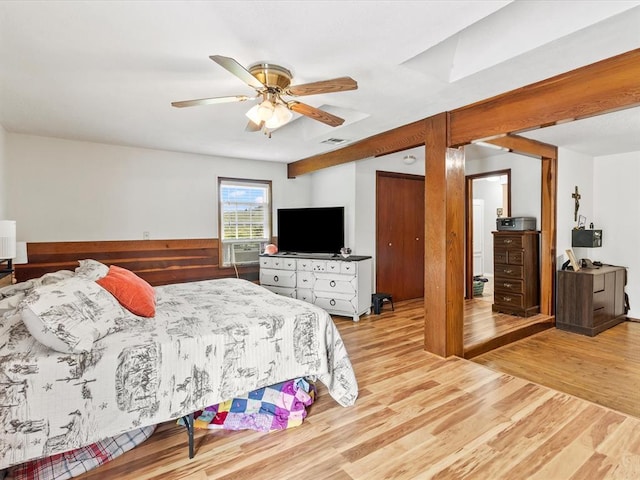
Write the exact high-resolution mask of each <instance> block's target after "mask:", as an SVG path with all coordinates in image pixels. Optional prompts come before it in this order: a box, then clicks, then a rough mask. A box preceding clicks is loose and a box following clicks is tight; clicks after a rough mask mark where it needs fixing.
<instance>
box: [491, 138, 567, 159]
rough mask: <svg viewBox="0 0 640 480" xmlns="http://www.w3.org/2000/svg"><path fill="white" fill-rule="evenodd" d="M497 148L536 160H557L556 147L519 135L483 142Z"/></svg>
mask: <svg viewBox="0 0 640 480" xmlns="http://www.w3.org/2000/svg"><path fill="white" fill-rule="evenodd" d="M484 143H490V144H491V145H495V146H497V147H501V148H505V149H507V150H509V151H510V152H514V153H519V154H520V155H527V156H529V157H536V158H543V157H544V158H558V147H556V146H555V145H550V144H548V143H543V142H539V141H537V140H532V139H530V138H525V137H521V136H519V135H505V136H503V137H497V138H493V139H491V140H485V142H484Z"/></svg>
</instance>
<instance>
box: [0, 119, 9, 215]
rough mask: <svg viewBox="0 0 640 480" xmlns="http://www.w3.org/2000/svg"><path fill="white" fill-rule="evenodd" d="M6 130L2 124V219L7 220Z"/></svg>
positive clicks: (0, 195)
mask: <svg viewBox="0 0 640 480" xmlns="http://www.w3.org/2000/svg"><path fill="white" fill-rule="evenodd" d="M5 144H6V132H5V130H4V128H2V125H0V220H6V219H7V218H8V217H7V216H6V215H7V213H6V210H7V208H6V205H7V195H8V194H7V186H8V181H7V167H6V164H7V160H6V158H7V155H6V153H5V150H6V147H5Z"/></svg>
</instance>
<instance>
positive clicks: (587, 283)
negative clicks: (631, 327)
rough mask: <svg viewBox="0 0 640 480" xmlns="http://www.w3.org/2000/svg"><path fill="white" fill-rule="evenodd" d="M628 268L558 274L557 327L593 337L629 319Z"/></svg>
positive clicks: (591, 269) (609, 267) (594, 269)
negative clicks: (625, 290)
mask: <svg viewBox="0 0 640 480" xmlns="http://www.w3.org/2000/svg"><path fill="white" fill-rule="evenodd" d="M626 283H627V271H626V269H625V268H624V267H614V266H610V265H604V266H602V267H600V268H582V269H580V270H578V271H577V272H574V271H572V270H561V271H559V272H558V300H557V307H556V327H557V328H560V329H562V330H569V331H571V332H576V333H582V334H583V335H589V336H591V337H593V336H594V335H597V334H598V333H600V332H602V331H603V330H606V329H607V328H610V327H613V326H614V325H617V324H618V323H621V322H623V321H625V320H626V318H627V317H626V313H625V302H624V287H625V285H626Z"/></svg>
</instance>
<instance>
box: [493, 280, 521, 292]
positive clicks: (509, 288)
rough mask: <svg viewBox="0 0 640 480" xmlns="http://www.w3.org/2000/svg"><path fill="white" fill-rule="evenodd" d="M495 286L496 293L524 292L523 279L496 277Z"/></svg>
mask: <svg viewBox="0 0 640 480" xmlns="http://www.w3.org/2000/svg"><path fill="white" fill-rule="evenodd" d="M493 288H494V290H495V291H496V293H507V294H508V293H524V282H523V281H522V280H511V279H504V278H496V279H495V280H494V287H493Z"/></svg>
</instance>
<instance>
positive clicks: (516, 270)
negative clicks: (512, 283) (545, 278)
mask: <svg viewBox="0 0 640 480" xmlns="http://www.w3.org/2000/svg"><path fill="white" fill-rule="evenodd" d="M494 267H495V268H494V272H493V274H494V275H495V276H496V277H503V278H507V279H509V278H522V266H520V265H495V266H494Z"/></svg>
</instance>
